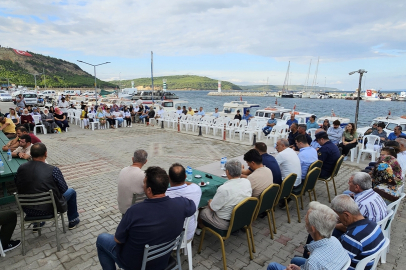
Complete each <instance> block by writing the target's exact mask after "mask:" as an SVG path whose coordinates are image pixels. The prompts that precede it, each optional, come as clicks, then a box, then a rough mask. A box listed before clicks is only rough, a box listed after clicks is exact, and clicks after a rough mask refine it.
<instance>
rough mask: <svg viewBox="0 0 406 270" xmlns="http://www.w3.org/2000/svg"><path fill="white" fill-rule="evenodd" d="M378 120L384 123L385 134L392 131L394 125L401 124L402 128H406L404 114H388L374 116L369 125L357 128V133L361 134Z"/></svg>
mask: <svg viewBox="0 0 406 270" xmlns="http://www.w3.org/2000/svg"><path fill="white" fill-rule="evenodd" d="M379 122H383V123H385V128H384V130H385V131H386V133H387V135H389V133H391V132H393V130H394V128H395V127H396V126H401V127H402V130H406V115H402V116H390V115H388V116H381V117H377V118H374V120H372V122H371V124H370V125H369V126H366V127H362V128H357V132H358V134H360V135H363V134H364V133H365V132H366V131H367V130H368V129H370V128H371V127H372V125H373V124H375V123H379Z"/></svg>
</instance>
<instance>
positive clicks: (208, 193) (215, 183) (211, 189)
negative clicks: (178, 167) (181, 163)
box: [191, 170, 227, 208]
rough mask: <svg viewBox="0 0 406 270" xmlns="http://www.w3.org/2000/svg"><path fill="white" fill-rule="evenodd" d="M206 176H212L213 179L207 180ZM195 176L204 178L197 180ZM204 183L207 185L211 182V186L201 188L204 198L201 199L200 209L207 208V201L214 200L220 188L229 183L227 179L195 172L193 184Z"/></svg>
mask: <svg viewBox="0 0 406 270" xmlns="http://www.w3.org/2000/svg"><path fill="white" fill-rule="evenodd" d="M206 174H207V175H211V176H212V177H213V179H210V178H207V177H206ZM195 175H201V176H202V178H196V177H195ZM202 181H203V182H205V183H207V182H210V184H208V185H206V186H203V187H200V188H201V189H202V197H201V199H200V203H199V208H200V207H203V206H206V205H207V201H208V200H210V199H213V197H214V194H216V191H217V189H218V187H219V186H221V185H222V184H224V182H225V181H227V178H222V177H218V176H215V175H212V174H209V173H206V172H202V171H199V170H193V178H192V181H191V182H193V183H195V184H199V183H200V182H202Z"/></svg>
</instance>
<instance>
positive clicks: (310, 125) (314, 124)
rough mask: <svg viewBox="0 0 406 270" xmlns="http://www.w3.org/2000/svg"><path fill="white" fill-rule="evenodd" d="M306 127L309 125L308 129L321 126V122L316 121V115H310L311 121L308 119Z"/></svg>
mask: <svg viewBox="0 0 406 270" xmlns="http://www.w3.org/2000/svg"><path fill="white" fill-rule="evenodd" d="M306 127H307V129H311V128H319V124H317V123H316V116H315V115H312V116H310V119H309V121H307V123H306Z"/></svg>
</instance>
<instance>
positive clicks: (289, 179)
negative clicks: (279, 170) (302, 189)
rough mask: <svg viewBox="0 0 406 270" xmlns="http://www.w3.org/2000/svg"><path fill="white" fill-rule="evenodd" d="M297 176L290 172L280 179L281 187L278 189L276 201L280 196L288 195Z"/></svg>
mask: <svg viewBox="0 0 406 270" xmlns="http://www.w3.org/2000/svg"><path fill="white" fill-rule="evenodd" d="M296 178H297V174H296V173H291V174H289V175H288V176H286V177H285V179H283V181H282V185H281V189H280V191H279V196H278V201H279V200H280V199H282V198H285V197H289V195H290V193H292V189H293V185H294V184H295V181H296Z"/></svg>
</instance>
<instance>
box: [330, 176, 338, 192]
mask: <svg viewBox="0 0 406 270" xmlns="http://www.w3.org/2000/svg"><path fill="white" fill-rule="evenodd" d="M331 178H332V180H333V186H334V194H335V195H336V196H337V188H336V181H335V180H334V177H331Z"/></svg>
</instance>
